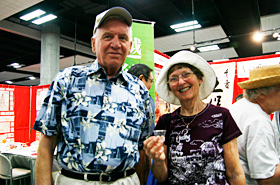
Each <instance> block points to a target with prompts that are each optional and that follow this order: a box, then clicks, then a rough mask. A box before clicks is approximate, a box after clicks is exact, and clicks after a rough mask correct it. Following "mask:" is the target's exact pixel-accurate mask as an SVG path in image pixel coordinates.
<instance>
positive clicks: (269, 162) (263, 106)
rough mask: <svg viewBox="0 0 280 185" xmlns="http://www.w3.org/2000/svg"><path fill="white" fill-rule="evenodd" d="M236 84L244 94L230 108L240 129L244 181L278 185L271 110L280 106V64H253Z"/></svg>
mask: <svg viewBox="0 0 280 185" xmlns="http://www.w3.org/2000/svg"><path fill="white" fill-rule="evenodd" d="M238 85H239V86H240V87H241V88H242V89H244V97H245V98H243V99H241V100H239V101H238V102H236V103H235V104H233V105H232V107H230V109H229V110H230V113H231V114H232V116H233V118H234V120H235V121H236V123H237V125H238V126H239V128H240V130H241V131H242V133H243V134H242V135H241V136H240V137H238V138H237V141H238V151H239V158H240V161H241V165H242V167H243V169H244V172H245V176H246V183H247V184H250V185H255V184H260V185H261V184H269V185H273V184H275V185H276V184H277V185H279V184H280V165H279V164H280V160H279V157H280V145H279V132H278V129H277V126H276V124H273V123H272V122H271V119H270V114H271V113H273V112H274V111H277V110H280V64H278V65H272V66H266V67H261V68H256V69H254V70H252V71H250V77H249V80H247V81H244V82H240V83H238Z"/></svg>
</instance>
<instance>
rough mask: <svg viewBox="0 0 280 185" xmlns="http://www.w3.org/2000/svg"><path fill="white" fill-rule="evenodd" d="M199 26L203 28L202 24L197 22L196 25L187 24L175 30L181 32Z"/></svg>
mask: <svg viewBox="0 0 280 185" xmlns="http://www.w3.org/2000/svg"><path fill="white" fill-rule="evenodd" d="M197 28H201V25H200V24H196V25H191V26H187V27H182V28H178V29H175V31H176V32H181V31H187V30H193V29H197Z"/></svg>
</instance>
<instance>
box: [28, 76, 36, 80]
mask: <svg viewBox="0 0 280 185" xmlns="http://www.w3.org/2000/svg"><path fill="white" fill-rule="evenodd" d="M28 78H29V79H30V80H35V79H36V78H35V77H34V76H29V77H28Z"/></svg>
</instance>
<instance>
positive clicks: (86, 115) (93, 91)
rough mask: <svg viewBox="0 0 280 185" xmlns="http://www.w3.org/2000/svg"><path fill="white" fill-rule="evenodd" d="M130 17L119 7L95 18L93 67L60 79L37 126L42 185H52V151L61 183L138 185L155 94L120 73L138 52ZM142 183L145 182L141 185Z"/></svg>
mask: <svg viewBox="0 0 280 185" xmlns="http://www.w3.org/2000/svg"><path fill="white" fill-rule="evenodd" d="M131 24H132V17H131V15H130V13H129V12H128V11H127V10H125V9H123V8H121V7H114V8H111V9H109V10H107V11H105V12H102V13H100V14H99V15H97V17H96V21H95V27H94V30H93V37H92V38H91V45H92V51H93V52H94V53H96V57H97V59H96V60H95V61H94V62H93V64H92V65H90V66H78V67H76V66H75V67H70V68H66V69H64V70H63V71H61V72H60V73H58V75H57V76H56V77H55V79H54V81H53V82H52V84H51V86H50V89H49V91H48V94H47V96H46V99H45V100H44V103H43V105H42V108H41V110H40V112H39V114H38V117H37V119H36V122H35V125H34V129H35V130H38V131H40V132H42V133H43V136H42V138H41V140H40V144H39V148H38V156H37V159H36V172H35V181H36V185H43V184H48V185H50V181H51V164H52V160H53V152H54V149H55V147H56V146H57V161H58V163H59V164H60V165H61V166H62V170H61V174H59V175H58V178H57V180H56V184H58V185H65V184H67V185H71V184H75V185H78V184H83V185H86V184H91V185H92V184H94V185H96V184H103V183H106V184H114V185H118V184H135V185H136V184H137V185H138V184H140V182H139V178H138V176H137V174H136V173H135V169H134V168H135V167H136V170H137V171H138V173H140V174H141V173H143V170H144V169H140V168H139V166H137V163H138V162H139V161H140V162H139V163H140V164H141V159H142V156H141V154H142V153H141V152H140V153H139V151H140V150H142V149H143V141H144V140H145V138H146V137H147V136H148V135H149V125H150V124H149V121H150V116H151V115H150V109H151V108H150V100H149V92H148V91H147V88H146V87H145V86H144V84H143V83H140V80H139V79H138V78H136V77H135V76H132V75H130V74H128V73H126V72H123V71H122V65H123V63H124V61H125V59H126V57H127V55H128V54H129V53H130V51H131V47H132V31H131ZM140 181H141V182H142V183H143V179H140Z"/></svg>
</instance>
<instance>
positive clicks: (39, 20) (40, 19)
mask: <svg viewBox="0 0 280 185" xmlns="http://www.w3.org/2000/svg"><path fill="white" fill-rule="evenodd" d="M56 18H57V16H55V15H53V14H49V15H46V16H44V17H41V18H39V19H36V20H34V21H32V23H34V24H37V25H39V24H42V23H45V22H47V21H50V20H53V19H56Z"/></svg>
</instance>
